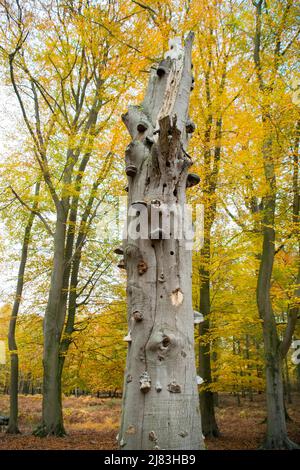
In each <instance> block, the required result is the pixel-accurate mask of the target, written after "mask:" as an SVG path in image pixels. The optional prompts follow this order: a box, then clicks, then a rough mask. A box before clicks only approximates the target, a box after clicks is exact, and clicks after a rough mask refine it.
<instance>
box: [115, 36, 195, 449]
mask: <svg viewBox="0 0 300 470" xmlns="http://www.w3.org/2000/svg"><path fill="white" fill-rule="evenodd" d="M192 38H193V35H192V34H190V35H189V36H188V39H187V41H186V45H185V49H184V51H178V55H177V56H176V57H177V58H174V59H170V58H169V59H166V60H165V61H164V63H163V64H160V66H159V68H158V70H157V71H156V70H155V69H152V72H151V76H150V81H149V86H148V91H147V94H146V97H145V99H144V102H143V105H142V106H141V107H130V108H129V110H128V112H127V113H126V114H125V115H124V116H123V121H124V122H125V124H126V126H127V128H128V130H129V133H130V135H131V137H132V139H133V141H132V143H131V144H130V145H129V146H128V147H127V150H126V165H127V167H126V172H127V175H128V178H129V192H128V228H129V230H128V231H127V238H126V239H125V240H124V255H125V267H126V271H127V298H128V329H129V333H128V336H127V338H126V339H127V341H128V355H127V365H126V372H125V380H124V395H123V408H122V420H121V429H120V433H119V438H118V440H119V445H120V447H121V448H122V449H126V450H127V449H166V450H171V449H194V450H196V449H202V448H203V447H204V444H203V440H202V433H201V417H200V410H199V402H198V393H197V382H196V367H195V353H194V323H193V308H192V295H191V275H192V263H191V251H190V248H191V247H190V246H188V245H187V233H186V232H185V235H184V236H180V235H178V233H176V232H177V230H176V227H175V225H176V223H177V224H178V225H177V227H182V226H183V223H184V222H185V226H186V228H187V221H186V217H185V216H184V215H183V214H184V210H183V209H184V204H185V190H186V184H188V185H189V183H190V182H192V181H194V180H195V179H194V176H195V175H194V176H192V175H191V176H190V177H187V170H188V168H189V166H190V165H191V161H190V158H189V156H188V155H187V153H186V150H185V148H186V145H187V140H188V134H189V133H190V132H192V131H193V125H192V123H190V122H188V104H189V95H190V89H191V85H192V75H191V48H192ZM174 52H175V53H176V47H175V49H174V51H173V53H174ZM173 53H172V54H173ZM157 131H158V132H157ZM178 208H179V209H178ZM137 211H138V213H139V214H140V215H138V213H137ZM149 214H150V215H152V217H151V227H150V229H149V231H148V230H147V228H146V227H147V225H148V224H147V220H148V216H149ZM159 214H160V215H159ZM141 216H142V221H141ZM137 218H138V220H136V219H137ZM171 219H173V222H174V221H175V222H176V223H175V222H174V223H173V224H170V225H169V224H168V222H169V221H170V220H171ZM134 224H137V225H136V227H137V231H138V230H139V229H140V230H141V232H143V233H140V234H138V235H137V236H136V233H135V232H134V230H133V225H134ZM179 231H180V230H179Z"/></svg>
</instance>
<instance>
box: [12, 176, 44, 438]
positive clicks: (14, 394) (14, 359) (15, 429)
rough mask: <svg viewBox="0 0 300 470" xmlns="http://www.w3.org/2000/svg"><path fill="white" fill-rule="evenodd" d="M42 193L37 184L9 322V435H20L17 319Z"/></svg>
mask: <svg viewBox="0 0 300 470" xmlns="http://www.w3.org/2000/svg"><path fill="white" fill-rule="evenodd" d="M39 191H40V182H37V183H36V186H35V201H34V203H33V206H32V209H31V211H30V214H29V216H28V221H27V224H26V227H25V232H24V239H23V245H22V253H21V260H20V265H19V272H18V281H17V288H16V294H15V299H14V304H13V308H12V312H11V318H10V322H9V331H8V349H9V352H10V387H9V394H10V413H9V424H8V428H7V432H8V433H9V434H18V433H19V432H20V431H19V427H18V387H19V357H18V347H17V342H16V325H17V317H18V313H19V309H20V303H21V298H22V292H23V287H24V274H25V269H26V263H27V257H28V247H29V243H30V234H31V229H32V225H33V221H34V217H35V213H36V211H37V208H38V199H37V198H38V195H39Z"/></svg>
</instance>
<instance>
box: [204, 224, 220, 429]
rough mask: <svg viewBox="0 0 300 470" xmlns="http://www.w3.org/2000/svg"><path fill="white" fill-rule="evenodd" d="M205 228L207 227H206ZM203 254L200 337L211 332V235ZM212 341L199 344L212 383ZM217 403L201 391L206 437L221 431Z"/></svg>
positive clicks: (206, 375)
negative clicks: (216, 414)
mask: <svg viewBox="0 0 300 470" xmlns="http://www.w3.org/2000/svg"><path fill="white" fill-rule="evenodd" d="M204 230H205V229H204ZM201 256H202V258H203V260H204V262H203V263H202V266H201V268H200V278H201V281H200V282H201V284H200V312H201V313H202V314H203V316H204V322H202V323H200V324H199V336H200V338H201V337H203V336H205V335H206V334H207V333H208V332H209V327H210V321H209V314H210V272H209V268H207V264H208V263H209V260H210V237H209V236H207V237H206V238H205V239H204V244H203V248H202V250H201ZM210 349H211V347H210V343H209V342H207V341H205V342H201V340H200V344H199V375H200V377H202V379H203V380H204V384H206V385H210V384H211V383H212V374H211V351H210ZM214 406H215V403H214V393H213V391H211V390H201V391H200V407H201V419H202V431H203V434H204V436H205V437H219V436H220V432H219V429H218V425H217V421H216V417H215V407H214Z"/></svg>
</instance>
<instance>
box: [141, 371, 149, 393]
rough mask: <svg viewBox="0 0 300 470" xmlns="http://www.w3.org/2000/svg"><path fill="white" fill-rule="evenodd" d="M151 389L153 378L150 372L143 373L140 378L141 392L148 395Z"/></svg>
mask: <svg viewBox="0 0 300 470" xmlns="http://www.w3.org/2000/svg"><path fill="white" fill-rule="evenodd" d="M150 388H151V378H150V375H149V374H148V372H147V371H146V370H145V372H143V373H142V375H141V376H140V390H141V391H142V392H143V393H148V392H149V390H150Z"/></svg>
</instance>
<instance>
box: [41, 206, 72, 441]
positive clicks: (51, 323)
mask: <svg viewBox="0 0 300 470" xmlns="http://www.w3.org/2000/svg"><path fill="white" fill-rule="evenodd" d="M65 214H66V213H65V211H64V210H63V208H62V209H61V211H60V212H59V213H58V217H57V221H56V227H55V234H54V260H53V269H52V275H51V284H50V291H49V297H48V303H47V308H46V313H45V318H44V353H43V368H44V376H43V406H42V423H41V425H40V426H39V427H38V428H37V429H36V431H35V432H34V434H36V435H39V436H48V435H51V434H53V435H55V436H63V435H64V434H65V429H64V425H63V414H62V406H61V380H60V364H59V362H60V361H59V350H60V341H61V335H62V331H63V326H64V320H65V303H64V301H63V299H62V290H63V281H64V271H65V256H64V250H65V238H66V222H67V218H66V215H65Z"/></svg>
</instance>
